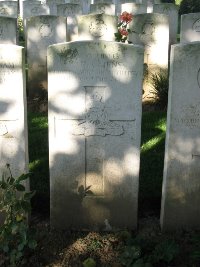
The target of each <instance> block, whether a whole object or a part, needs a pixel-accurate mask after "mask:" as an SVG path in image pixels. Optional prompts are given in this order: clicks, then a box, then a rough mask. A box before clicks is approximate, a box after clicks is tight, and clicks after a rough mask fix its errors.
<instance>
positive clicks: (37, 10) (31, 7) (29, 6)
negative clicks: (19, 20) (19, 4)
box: [23, 0, 50, 19]
mask: <svg viewBox="0 0 200 267" xmlns="http://www.w3.org/2000/svg"><path fill="white" fill-rule="evenodd" d="M49 14H50V9H49V6H47V5H45V4H44V5H43V4H41V2H39V1H35V3H33V1H31V2H30V3H29V1H28V0H27V1H23V18H24V19H27V18H30V17H35V16H40V15H49Z"/></svg>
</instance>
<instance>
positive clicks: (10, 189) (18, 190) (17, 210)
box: [0, 164, 37, 266]
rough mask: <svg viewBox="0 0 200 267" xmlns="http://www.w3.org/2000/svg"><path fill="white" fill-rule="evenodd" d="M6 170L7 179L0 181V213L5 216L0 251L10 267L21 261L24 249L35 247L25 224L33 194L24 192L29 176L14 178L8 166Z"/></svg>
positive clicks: (0, 231) (1, 230)
mask: <svg viewBox="0 0 200 267" xmlns="http://www.w3.org/2000/svg"><path fill="white" fill-rule="evenodd" d="M7 169H8V171H9V175H8V177H5V175H3V177H2V180H1V181H0V189H1V199H0V212H2V213H3V214H5V220H4V223H3V225H2V226H1V227H0V251H2V252H3V254H4V255H5V261H10V266H16V265H17V263H19V262H20V261H22V259H23V256H24V253H25V249H26V248H27V247H29V248H31V249H34V248H35V247H36V245H37V243H36V241H35V240H34V238H33V237H34V232H33V231H32V232H31V231H30V230H29V226H28V223H27V213H29V212H30V210H31V204H30V200H31V198H32V196H33V195H34V192H25V187H24V185H23V182H24V181H25V180H27V179H28V177H29V174H22V175H20V176H19V177H17V178H14V177H13V176H12V173H11V170H10V166H9V164H7Z"/></svg>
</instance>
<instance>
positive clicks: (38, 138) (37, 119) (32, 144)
mask: <svg viewBox="0 0 200 267" xmlns="http://www.w3.org/2000/svg"><path fill="white" fill-rule="evenodd" d="M28 129H29V133H28V137H29V171H30V172H31V179H30V186H31V190H35V191H36V194H35V196H34V197H33V199H32V210H33V213H34V212H36V213H40V214H41V215H44V216H45V217H46V216H49V159H48V155H49V148H48V118H47V115H44V114H39V113H29V114H28Z"/></svg>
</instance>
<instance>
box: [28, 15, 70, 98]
mask: <svg viewBox="0 0 200 267" xmlns="http://www.w3.org/2000/svg"><path fill="white" fill-rule="evenodd" d="M26 26H27V63H28V84H27V86H28V88H27V89H28V97H29V98H30V99H34V98H35V99H47V62H46V61H47V47H48V46H49V45H51V44H56V43H61V42H65V41H66V32H67V30H66V18H64V17H59V16H48V15H47V16H36V17H31V18H29V19H27V20H26Z"/></svg>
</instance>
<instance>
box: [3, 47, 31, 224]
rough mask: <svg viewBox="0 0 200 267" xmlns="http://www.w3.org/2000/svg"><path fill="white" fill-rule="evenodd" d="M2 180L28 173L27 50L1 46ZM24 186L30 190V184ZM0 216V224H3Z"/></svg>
mask: <svg viewBox="0 0 200 267" xmlns="http://www.w3.org/2000/svg"><path fill="white" fill-rule="evenodd" d="M0 91H1V94H0V180H1V179H2V175H3V174H4V175H6V176H7V175H9V171H8V169H7V168H6V164H9V165H10V169H11V173H12V176H13V177H15V178H16V177H18V176H19V175H21V174H23V173H27V172H28V142H27V137H28V135H27V113H26V88H25V57H24V48H23V47H20V46H16V45H8V44H6V45H2V44H0ZM25 186H26V187H27V189H28V182H26V184H25ZM3 220H4V219H3V216H1V214H0V221H1V222H3Z"/></svg>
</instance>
